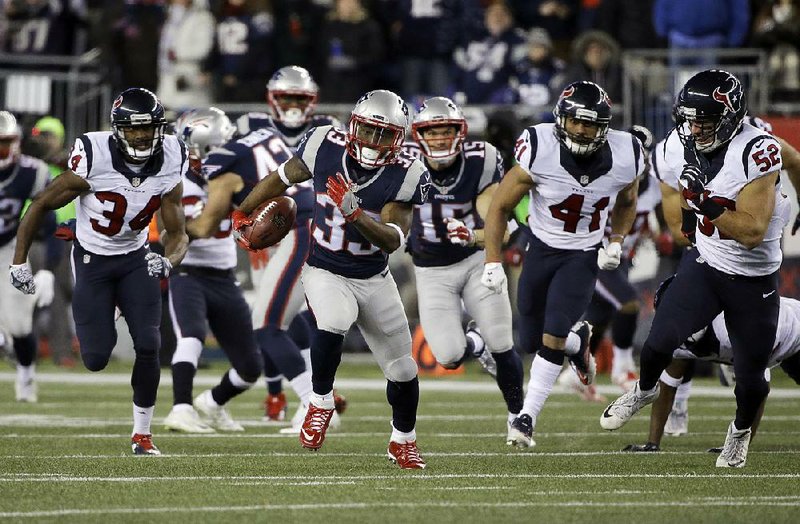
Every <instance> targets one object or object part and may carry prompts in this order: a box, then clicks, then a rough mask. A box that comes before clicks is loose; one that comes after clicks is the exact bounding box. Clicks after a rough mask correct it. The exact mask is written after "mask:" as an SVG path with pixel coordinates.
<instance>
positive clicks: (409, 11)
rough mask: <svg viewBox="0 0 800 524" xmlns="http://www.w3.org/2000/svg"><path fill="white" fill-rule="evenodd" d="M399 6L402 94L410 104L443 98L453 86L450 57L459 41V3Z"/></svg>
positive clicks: (396, 32) (396, 27)
mask: <svg viewBox="0 0 800 524" xmlns="http://www.w3.org/2000/svg"><path fill="white" fill-rule="evenodd" d="M398 4H399V5H398V6H397V12H396V13H395V17H396V20H395V21H394V23H393V24H392V33H393V36H394V43H395V45H396V48H397V53H398V55H399V61H400V63H401V67H402V85H401V94H402V95H403V97H404V98H406V100H408V99H410V98H413V97H415V96H424V95H443V94H444V93H446V92H447V89H448V87H449V84H450V57H451V56H452V54H453V51H454V50H455V46H456V43H457V40H458V38H459V34H458V33H459V23H458V19H457V17H458V11H459V5H458V2H456V1H455V0H444V1H442V2H438V3H437V2H429V3H427V4H426V7H425V8H420V6H419V5H418V4H419V2H414V1H412V0H399V2H398ZM420 35H426V37H425V38H420Z"/></svg>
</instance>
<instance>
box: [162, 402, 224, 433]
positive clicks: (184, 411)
mask: <svg viewBox="0 0 800 524" xmlns="http://www.w3.org/2000/svg"><path fill="white" fill-rule="evenodd" d="M164 427H165V428H166V429H168V430H170V431H179V432H181V433H216V431H214V428H212V427H211V426H209V425H208V424H206V423H205V422H203V421H202V420H200V415H198V414H197V411H195V410H194V408H193V407H192V406H191V404H176V405H174V406H172V409H171V410H170V412H169V415H167V417H166V418H165V419H164Z"/></svg>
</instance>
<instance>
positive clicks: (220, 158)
mask: <svg viewBox="0 0 800 524" xmlns="http://www.w3.org/2000/svg"><path fill="white" fill-rule="evenodd" d="M292 156H293V155H292V151H291V149H290V148H289V147H288V146H287V145H286V144H285V143H284V142H283V140H282V139H281V137H280V135H278V133H276V132H275V131H274V130H273V129H268V128H264V129H256V130H255V131H252V132H250V133H248V134H246V135H245V136H243V137H240V138H235V139H233V140H231V141H230V142H228V143H227V144H225V145H224V146H222V147H221V148H218V149H214V150H212V151H211V153H210V154H209V155H208V157H206V159H205V160H203V176H204V177H205V178H207V179H208V180H213V179H214V178H216V177H218V176H220V175H223V174H225V173H230V172H232V173H236V174H237V175H239V176H240V177H242V180H243V181H244V188H242V190H241V191H239V192H237V193H235V194H234V195H233V203H234V204H236V205H237V206H238V205H239V204H241V203H242V201H244V199H245V198H247V195H249V194H250V191H252V190H253V188H254V187H255V185H256V184H258V182H259V181H260V180H261V179H262V178H264V177H266V176H267V175H268V174H269V172H270V171H275V170H276V169H278V166H279V165H281V164H282V163H284V162H286V161H287V160H289V159H290V158H291V157H292ZM286 194H287V195H288V196H290V197H292V198H293V199H294V200H295V202H296V203H297V220H296V223H298V224H300V223H302V222H303V221H305V220H308V219H310V218H311V214H312V212H313V209H314V196H313V194H312V193H311V191H303V190H302V187H298V188H290V190H289V191H287V192H286Z"/></svg>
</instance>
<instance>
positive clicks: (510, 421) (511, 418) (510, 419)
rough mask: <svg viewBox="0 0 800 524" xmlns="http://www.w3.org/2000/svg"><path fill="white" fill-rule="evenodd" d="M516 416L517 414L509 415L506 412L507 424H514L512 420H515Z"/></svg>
mask: <svg viewBox="0 0 800 524" xmlns="http://www.w3.org/2000/svg"><path fill="white" fill-rule="evenodd" d="M518 416H519V413H511V412H510V411H509V412H508V423H509V425H510V424H511V423H512V422H514V419H515V418H517V417H518Z"/></svg>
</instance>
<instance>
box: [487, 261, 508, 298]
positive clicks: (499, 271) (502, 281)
mask: <svg viewBox="0 0 800 524" xmlns="http://www.w3.org/2000/svg"><path fill="white" fill-rule="evenodd" d="M481 284H483V285H484V286H486V287H488V288H489V289H491V290H492V291H494V292H495V293H502V292H503V291H505V289H506V272H505V270H503V264H501V263H500V262H487V263H486V264H484V265H483V275H481Z"/></svg>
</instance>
